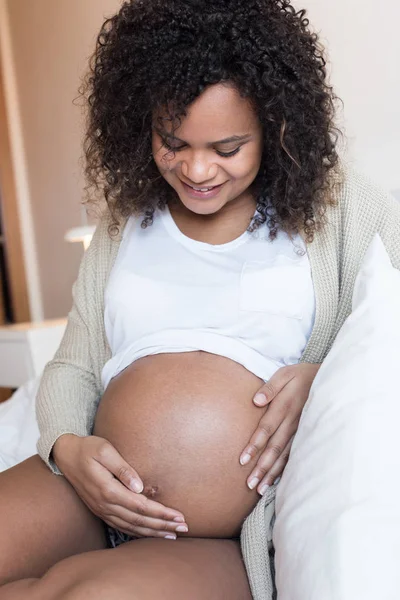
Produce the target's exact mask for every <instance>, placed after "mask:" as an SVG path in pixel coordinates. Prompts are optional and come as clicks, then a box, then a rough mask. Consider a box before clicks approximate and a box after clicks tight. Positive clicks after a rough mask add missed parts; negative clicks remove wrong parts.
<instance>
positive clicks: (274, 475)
mask: <svg viewBox="0 0 400 600" xmlns="http://www.w3.org/2000/svg"><path fill="white" fill-rule="evenodd" d="M293 439H294V436H293V437H292V438H291V439H290V441H289V443H288V444H287V446H286V448H285V449H284V451H283V452H282V454H281V455H280V457H279V458H278V459H277V460H276V461H275V463H274V464H273V465H272V467H271V469H270V470H269V471H268V473H267V474H266V475H265V476H264V477H263V479H262V480H261V482H260V485H259V486H258V489H257V491H258V493H259V494H260V495H261V496H263V495H264V494H265V492H266V491H267V490H268V488H270V487H271V486H272V485H273V484H274V483H276V480H277V479H279V478H280V476H281V475H282V473H283V471H284V469H285V467H286V465H287V463H288V460H289V456H290V450H291V448H292V444H293Z"/></svg>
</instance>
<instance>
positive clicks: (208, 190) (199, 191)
mask: <svg viewBox="0 0 400 600" xmlns="http://www.w3.org/2000/svg"><path fill="white" fill-rule="evenodd" d="M182 185H183V188H184V190H185V192H186V193H187V194H188V195H189V196H191V197H192V198H214V196H216V195H217V194H219V191H220V189H221V188H222V186H223V185H224V184H223V183H220V184H219V185H214V186H207V187H202V188H201V187H193V186H191V185H188V184H187V183H184V182H183V181H182Z"/></svg>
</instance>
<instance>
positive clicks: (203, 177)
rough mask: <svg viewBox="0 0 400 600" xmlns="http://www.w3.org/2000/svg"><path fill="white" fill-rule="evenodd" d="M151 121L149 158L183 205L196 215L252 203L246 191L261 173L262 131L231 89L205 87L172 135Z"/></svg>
mask: <svg viewBox="0 0 400 600" xmlns="http://www.w3.org/2000/svg"><path fill="white" fill-rule="evenodd" d="M162 116H163V115H155V116H154V119H153V156H154V160H155V162H156V164H157V167H158V169H159V171H160V173H161V174H162V176H163V177H164V178H165V180H166V181H167V182H168V183H169V184H170V185H171V186H172V187H173V188H174V190H175V191H176V193H177V195H178V197H179V199H180V201H181V202H182V204H183V205H184V206H185V207H186V208H187V209H188V210H190V211H191V212H193V213H196V214H198V215H212V214H215V213H217V212H219V211H220V210H221V209H222V208H223V207H227V208H228V205H229V206H232V205H238V204H242V203H243V204H246V205H247V204H248V203H253V204H254V205H255V200H254V198H253V197H252V194H251V192H250V189H249V187H250V186H251V184H252V183H253V181H254V179H255V178H256V176H257V173H258V171H259V168H260V163H261V155H262V128H261V125H260V122H259V120H258V118H257V115H256V114H255V112H254V109H253V108H252V106H251V104H250V102H249V101H248V100H246V99H244V98H242V97H241V96H240V94H239V93H238V91H237V90H236V89H235V88H234V87H233V86H231V85H227V84H225V85H224V84H216V85H212V86H210V87H208V88H207V89H206V90H205V92H203V94H202V95H201V96H200V97H199V98H197V99H196V100H195V102H193V104H192V105H191V106H190V107H189V109H188V112H187V116H186V117H184V118H183V119H182V121H181V124H180V126H179V127H177V128H176V129H175V130H173V127H172V124H171V123H170V121H168V120H167V119H165V120H161V119H160V118H159V117H162Z"/></svg>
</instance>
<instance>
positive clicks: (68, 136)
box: [6, 0, 120, 318]
mask: <svg viewBox="0 0 400 600" xmlns="http://www.w3.org/2000/svg"><path fill="white" fill-rule="evenodd" d="M6 5H7V8H8V16H9V24H10V34H11V41H12V50H13V57H14V69H15V75H16V83H17V92H18V98H19V108H20V117H21V124H22V134H23V140H24V146H25V156H26V164H27V172H28V184H29V191H30V199H31V206H32V214H33V223H34V233H35V239H36V248H37V259H38V265H39V276H40V288H41V294H42V299H43V309H44V310H43V312H44V316H45V318H53V317H59V316H63V315H65V314H66V313H67V311H68V309H69V307H70V304H71V286H72V283H73V281H74V279H75V277H76V274H77V269H78V265H79V260H80V258H81V255H82V250H81V244H68V243H66V242H64V240H63V237H64V233H65V231H66V230H67V229H68V228H70V227H74V226H77V225H80V224H81V218H82V217H81V208H80V204H79V202H80V200H81V198H82V187H83V179H82V175H81V172H80V166H79V157H80V154H81V134H82V132H81V129H82V128H81V116H80V110H79V108H78V107H76V106H74V105H73V104H72V101H73V99H74V98H75V97H76V94H77V88H78V86H79V81H80V76H81V74H82V73H83V71H84V69H85V65H86V62H87V57H88V56H89V55H90V53H91V51H92V49H93V46H94V40H95V37H96V34H97V32H98V30H99V27H100V25H101V23H102V21H103V17H104V16H110V15H111V14H113V13H114V12H115V11H116V10H117V9H118V7H119V5H120V1H119V0H7V4H6Z"/></svg>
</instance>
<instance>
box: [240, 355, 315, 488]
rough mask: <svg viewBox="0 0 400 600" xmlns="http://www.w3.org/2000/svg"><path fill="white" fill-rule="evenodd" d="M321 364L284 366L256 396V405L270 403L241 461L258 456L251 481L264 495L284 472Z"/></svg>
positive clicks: (248, 461)
mask: <svg viewBox="0 0 400 600" xmlns="http://www.w3.org/2000/svg"><path fill="white" fill-rule="evenodd" d="M320 366H321V365H320V364H311V363H299V364H296V365H290V366H288V367H282V368H281V369H279V370H278V371H277V372H276V373H275V374H274V375H273V376H272V377H271V379H270V380H269V381H267V383H265V384H264V385H263V386H262V387H261V388H260V389H259V390H258V392H257V394H256V395H255V396H254V399H253V402H254V404H255V405H256V406H259V407H265V406H267V405H269V406H268V408H267V410H266V412H265V413H264V415H263V416H262V417H261V420H260V423H259V425H258V427H257V429H256V431H255V432H254V434H253V436H252V437H251V439H250V442H249V444H248V446H247V447H246V448H245V450H244V451H243V453H242V455H241V457H240V464H242V465H247V464H249V463H250V461H252V460H254V459H255V458H256V457H258V460H257V464H256V465H255V467H254V469H253V471H252V472H251V474H250V476H249V477H248V479H247V485H248V486H249V488H250V489H254V488H255V487H256V486H258V490H257V491H258V493H259V494H261V496H262V495H263V494H265V492H266V491H267V489H268V487H269V486H271V485H272V484H273V483H274V481H275V480H276V479H277V478H278V477H280V475H282V472H283V470H284V468H285V466H286V463H287V461H288V458H289V453H290V448H291V446H292V441H293V438H294V434H295V433H296V431H297V427H298V425H299V421H300V416H301V413H302V410H303V407H304V405H305V403H306V401H307V398H308V396H309V393H310V388H311V385H312V383H313V381H314V379H315V376H316V374H317V373H318V370H319V368H320ZM260 453H261V454H260Z"/></svg>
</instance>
